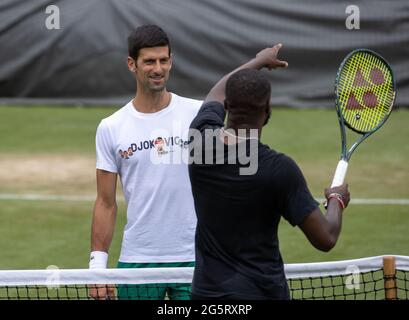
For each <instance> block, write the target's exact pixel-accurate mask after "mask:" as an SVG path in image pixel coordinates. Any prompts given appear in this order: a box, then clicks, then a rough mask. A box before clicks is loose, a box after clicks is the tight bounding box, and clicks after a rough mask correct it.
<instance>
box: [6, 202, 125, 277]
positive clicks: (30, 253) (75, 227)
mask: <svg viewBox="0 0 409 320" xmlns="http://www.w3.org/2000/svg"><path fill="white" fill-rule="evenodd" d="M92 207H93V203H91V202H64V201H62V202H60V201H15V200H2V201H1V215H0V234H1V235H2V239H4V240H3V241H2V242H1V243H0V269H46V268H47V267H48V266H50V265H56V266H58V267H59V268H61V269H71V268H74V269H77V268H79V269H82V268H88V262H89V252H90V234H91V233H90V232H91V220H92ZM124 224H125V208H124V204H123V203H122V202H119V208H118V218H117V225H116V231H115V233H114V239H113V242H112V246H111V251H110V257H111V258H110V261H109V265H110V267H116V263H117V260H118V257H119V250H120V243H121V240H122V230H123V227H124Z"/></svg>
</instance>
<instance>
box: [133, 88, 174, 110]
mask: <svg viewBox="0 0 409 320" xmlns="http://www.w3.org/2000/svg"><path fill="white" fill-rule="evenodd" d="M171 99H172V95H171V94H170V92H168V91H166V89H164V90H162V91H159V92H152V91H150V92H143V91H142V90H138V91H137V93H136V96H135V98H134V99H133V100H132V103H133V107H134V108H135V109H136V110H137V111H139V112H142V113H155V112H158V111H161V110H163V109H165V108H166V107H167V106H168V105H169V104H170V101H171Z"/></svg>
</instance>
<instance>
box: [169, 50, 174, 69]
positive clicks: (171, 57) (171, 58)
mask: <svg viewBox="0 0 409 320" xmlns="http://www.w3.org/2000/svg"><path fill="white" fill-rule="evenodd" d="M169 64H170V66H169V70H170V69H172V66H173V53H171V54H170V57H169Z"/></svg>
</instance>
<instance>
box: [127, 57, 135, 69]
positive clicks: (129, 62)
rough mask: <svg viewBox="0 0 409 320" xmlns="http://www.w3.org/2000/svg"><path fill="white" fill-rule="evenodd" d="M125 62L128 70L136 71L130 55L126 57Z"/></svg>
mask: <svg viewBox="0 0 409 320" xmlns="http://www.w3.org/2000/svg"><path fill="white" fill-rule="evenodd" d="M127 63H128V69H129V71H131V72H135V71H136V62H135V60H134V59H133V58H131V57H128V61H127Z"/></svg>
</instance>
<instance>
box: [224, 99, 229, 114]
mask: <svg viewBox="0 0 409 320" xmlns="http://www.w3.org/2000/svg"><path fill="white" fill-rule="evenodd" d="M223 103H224V110H225V111H226V112H227V111H229V104H228V102H227V100H226V99H224V102H223Z"/></svg>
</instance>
